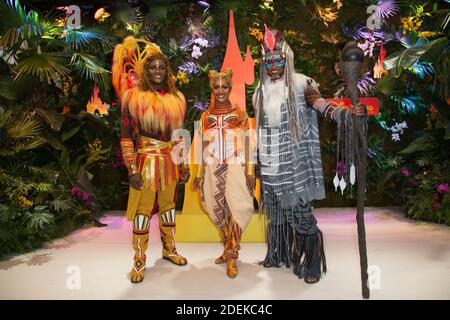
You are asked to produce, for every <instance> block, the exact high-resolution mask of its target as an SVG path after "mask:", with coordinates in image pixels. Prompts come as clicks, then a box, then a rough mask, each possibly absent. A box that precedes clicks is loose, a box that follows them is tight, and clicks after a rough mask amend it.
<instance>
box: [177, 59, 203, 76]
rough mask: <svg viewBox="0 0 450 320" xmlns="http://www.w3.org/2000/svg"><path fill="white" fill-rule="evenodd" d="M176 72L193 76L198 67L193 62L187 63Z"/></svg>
mask: <svg viewBox="0 0 450 320" xmlns="http://www.w3.org/2000/svg"><path fill="white" fill-rule="evenodd" d="M178 70H180V71H183V72H184V73H187V74H192V73H193V74H195V73H197V72H198V66H197V64H196V63H195V62H191V61H187V62H185V63H183V64H182V65H181V66H179V67H178Z"/></svg>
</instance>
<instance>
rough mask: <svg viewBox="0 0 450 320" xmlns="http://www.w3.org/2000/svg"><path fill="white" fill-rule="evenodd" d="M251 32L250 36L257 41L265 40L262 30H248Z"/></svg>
mask: <svg viewBox="0 0 450 320" xmlns="http://www.w3.org/2000/svg"><path fill="white" fill-rule="evenodd" d="M248 29H249V30H250V35H251V36H252V37H254V38H256V40H258V41H262V39H263V38H264V35H263V33H262V32H261V30H259V29H257V28H251V27H250V28H248Z"/></svg>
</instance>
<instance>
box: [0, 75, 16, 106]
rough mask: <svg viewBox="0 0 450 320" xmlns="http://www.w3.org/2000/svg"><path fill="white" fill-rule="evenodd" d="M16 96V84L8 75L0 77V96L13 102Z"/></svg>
mask: <svg viewBox="0 0 450 320" xmlns="http://www.w3.org/2000/svg"><path fill="white" fill-rule="evenodd" d="M17 95H18V90H17V86H16V84H14V83H13V81H12V79H11V77H9V76H8V75H2V76H0V96H2V97H3V98H5V99H9V100H14V99H16V97H17Z"/></svg>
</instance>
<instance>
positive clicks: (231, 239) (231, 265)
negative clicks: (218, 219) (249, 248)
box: [226, 217, 242, 279]
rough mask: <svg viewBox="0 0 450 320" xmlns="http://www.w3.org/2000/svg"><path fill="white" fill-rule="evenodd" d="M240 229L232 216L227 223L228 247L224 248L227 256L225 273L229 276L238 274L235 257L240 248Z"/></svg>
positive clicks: (233, 276)
mask: <svg viewBox="0 0 450 320" xmlns="http://www.w3.org/2000/svg"><path fill="white" fill-rule="evenodd" d="M241 236H242V230H241V227H239V225H238V224H237V222H236V221H234V219H233V218H232V217H230V220H229V223H228V247H227V250H226V252H227V253H226V256H227V275H228V277H230V278H232V279H233V278H235V277H236V276H237V275H238V268H237V259H238V258H239V250H240V249H241V246H240V242H241Z"/></svg>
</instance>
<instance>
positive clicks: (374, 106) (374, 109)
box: [325, 97, 380, 116]
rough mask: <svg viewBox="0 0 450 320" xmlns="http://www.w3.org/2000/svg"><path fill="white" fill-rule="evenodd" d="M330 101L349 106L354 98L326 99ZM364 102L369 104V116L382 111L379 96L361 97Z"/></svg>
mask: <svg viewBox="0 0 450 320" xmlns="http://www.w3.org/2000/svg"><path fill="white" fill-rule="evenodd" d="M325 100H327V101H328V102H334V103H337V104H338V105H339V106H340V107H343V108H348V106H349V105H350V104H351V103H352V99H350V98H340V99H325ZM359 100H360V101H361V102H362V103H365V104H366V105H367V113H368V115H369V116H375V115H377V114H378V112H379V111H380V101H379V100H378V98H373V97H370V98H360V99H359Z"/></svg>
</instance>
